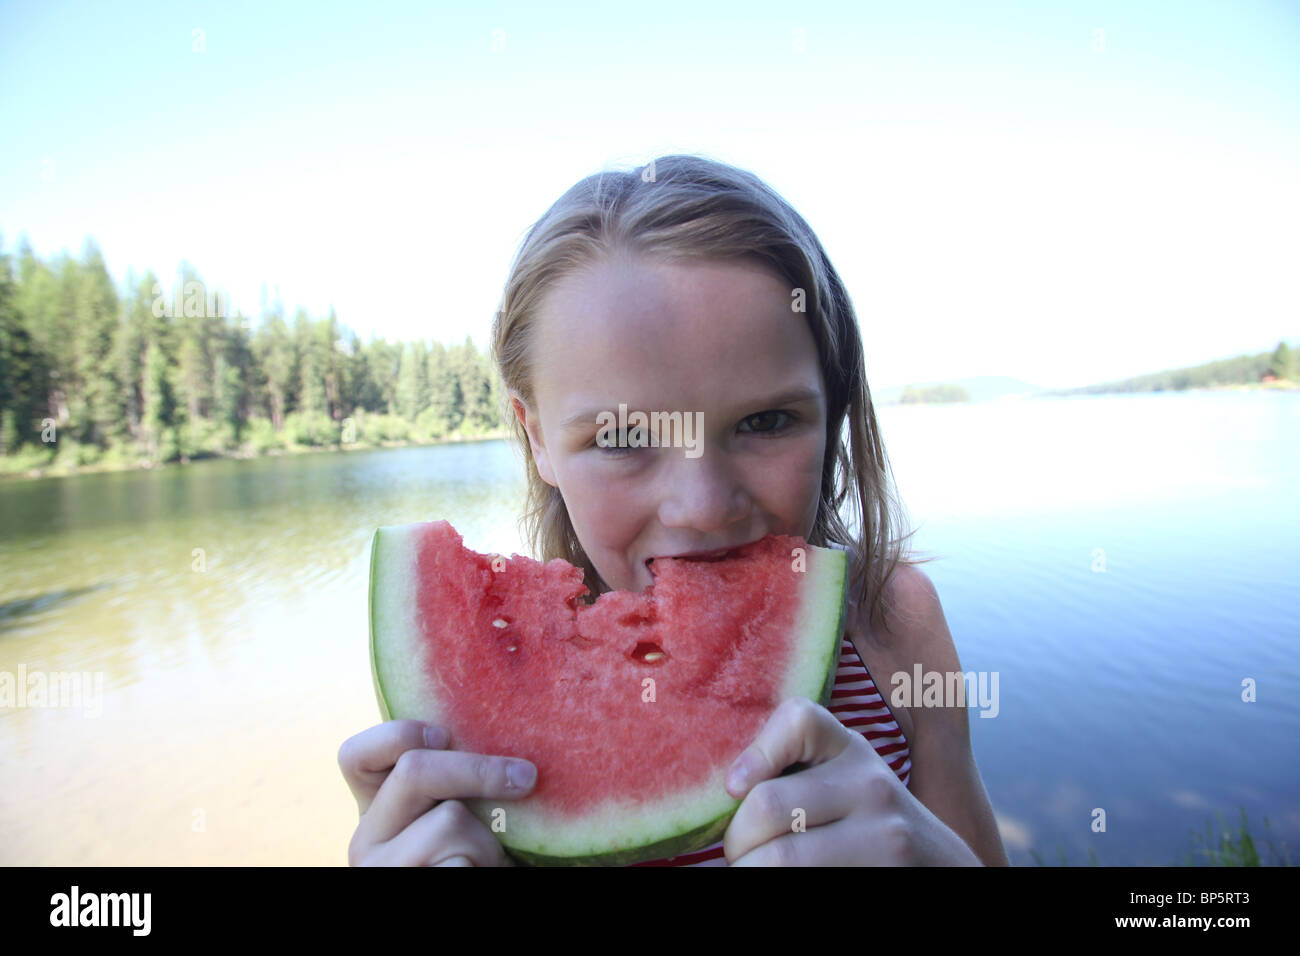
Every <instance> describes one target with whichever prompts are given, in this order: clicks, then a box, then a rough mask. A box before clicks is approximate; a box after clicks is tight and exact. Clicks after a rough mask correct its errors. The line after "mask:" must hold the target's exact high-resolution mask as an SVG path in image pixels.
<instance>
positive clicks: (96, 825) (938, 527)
mask: <svg viewBox="0 0 1300 956" xmlns="http://www.w3.org/2000/svg"><path fill="white" fill-rule="evenodd" d="M882 429H883V431H884V435H885V440H886V444H887V447H888V448H889V451H890V455H891V458H892V460H893V465H894V471H895V475H896V478H897V481H898V484H899V487H900V488H901V490H902V493H903V497H904V500H905V502H906V504H907V507H908V510H909V513H910V515H911V517H912V519H913V522H914V526H916V527H917V528H918V529H919V530H918V532H917V534H916V536H915V538H914V544H915V546H916V547H918V548H919V549H921V550H923V551H926V552H928V553H932V554H935V555H937V556H939V559H938V560H936V561H934V562H932V563H930V564H928V565H926V570H927V573H929V575H930V576H931V578H932V579H933V580H934V581H935V583H936V585H937V586H938V590H939V594H940V596H941V598H942V600H943V605H944V610H945V613H946V615H947V619H948V623H949V626H950V627H951V630H952V632H953V635H954V637H955V639H956V643H957V648H958V651H959V653H960V655H961V661H962V665H963V667H964V668H965V669H966V670H968V671H972V670H973V671H984V672H997V674H998V678H999V679H998V713H997V716H996V717H994V718H991V719H989V718H981V717H979V716H978V715H979V710H978V709H972V711H971V715H970V716H971V733H972V738H973V741H974V746H975V755H976V759H977V761H978V763H979V766H980V770H981V773H982V775H983V778H984V781H985V785H986V787H987V789H988V791H989V795H990V798H991V799H992V802H993V805H994V808H995V810H996V812H997V815H998V819H999V823H1000V824H1001V826H1002V831H1003V838H1004V840H1005V842H1006V845H1007V848H1008V852H1009V853H1010V855H1011V857H1012V860H1013V862H1015V863H1018V864H1032V862H1033V858H1032V857H1031V855H1030V853H1029V851H1030V849H1033V850H1034V851H1036V852H1037V853H1038V854H1039V855H1040V856H1041V857H1042V858H1043V859H1044V860H1045V862H1048V863H1053V862H1056V861H1057V859H1058V852H1063V853H1064V854H1065V856H1066V858H1067V860H1068V861H1069V862H1071V863H1081V862H1084V860H1085V859H1086V854H1087V852H1088V851H1089V850H1095V851H1096V854H1097V857H1098V859H1099V861H1100V862H1101V863H1103V864H1136V863H1144V864H1166V863H1173V862H1176V861H1178V860H1179V859H1181V857H1182V855H1183V854H1185V853H1186V852H1187V851H1188V850H1189V849H1190V847H1191V840H1190V838H1189V837H1190V833H1191V831H1193V830H1196V831H1199V832H1202V833H1203V832H1204V829H1205V824H1206V822H1207V820H1210V819H1212V816H1213V814H1214V812H1215V811H1217V812H1219V813H1221V814H1223V815H1224V816H1225V817H1226V818H1227V819H1228V820H1229V821H1230V822H1231V821H1236V820H1237V819H1238V817H1239V812H1240V811H1239V808H1242V807H1244V808H1245V810H1246V812H1247V813H1248V814H1249V818H1250V823H1251V828H1252V832H1253V833H1254V834H1255V836H1256V838H1257V840H1259V841H1260V842H1261V844H1262V843H1263V840H1264V837H1265V831H1264V826H1263V820H1264V818H1265V817H1267V818H1268V819H1269V822H1270V824H1271V833H1272V835H1273V837H1274V839H1275V841H1276V842H1278V843H1279V844H1281V843H1285V844H1286V846H1287V848H1288V849H1289V850H1290V852H1291V854H1292V857H1293V859H1294V858H1296V857H1300V853H1297V849H1300V761H1298V760H1297V756H1300V754H1298V753H1297V750H1298V747H1297V740H1300V666H1298V665H1297V662H1296V661H1297V654H1296V646H1297V643H1298V640H1297V639H1298V638H1300V624H1298V623H1297V615H1296V607H1297V598H1300V587H1298V586H1297V583H1296V582H1297V573H1296V572H1297V568H1298V567H1300V560H1298V558H1300V509H1297V508H1296V501H1297V500H1298V499H1300V441H1297V439H1298V438H1300V395H1294V394H1291V395H1288V394H1281V393H1250V392H1243V393H1218V394H1210V393H1203V394H1169V395H1148V396H1135V397H1104V398H1083V399H1065V400H1047V401H1034V402H1020V403H1011V404H992V405H974V406H968V407H933V408H923V407H893V408H887V409H884V410H883V415H882ZM522 494H523V484H522V466H521V464H520V461H519V459H518V457H517V456H516V453H515V452H514V451H513V449H512V448H511V447H510V446H508V445H506V444H504V443H499V442H494V443H483V444H472V445H461V446H447V447H440V448H410V449H394V450H385V451H374V452H351V453H347V454H330V453H326V454H319V455H305V456H297V457H292V458H274V459H265V460H259V461H248V462H211V463H202V464H198V465H195V466H191V467H187V468H173V469H165V470H163V471H161V472H155V473H119V474H102V475H86V476H81V477H76V478H62V479H43V480H36V481H16V482H6V483H0V674H3V673H5V672H8V673H10V674H13V675H17V674H18V673H19V672H20V668H23V669H25V671H26V672H29V673H30V672H35V671H42V672H45V673H47V674H48V673H50V672H60V671H61V672H90V673H91V674H92V675H93V674H96V673H97V674H99V675H101V676H100V680H101V681H102V684H100V685H99V686H98V688H96V686H95V685H94V683H93V677H92V678H89V679H88V680H87V683H86V684H85V685H83V686H84V687H85V689H86V691H87V694H86V696H85V698H83V699H82V700H81V701H80V703H79V705H78V706H69V707H61V708H53V707H42V706H33V705H30V704H29V705H28V706H24V707H8V708H0V784H2V785H0V864H92V865H99V864H209V863H218V864H234V863H251V864H270V863H308V864H341V863H344V862H346V852H347V844H348V840H349V839H350V837H351V833H352V830H353V827H354V826H355V822H356V807H355V804H354V803H353V801H352V798H351V795H350V794H349V792H348V790H347V787H346V785H345V784H344V783H343V780H342V778H341V776H340V775H339V773H338V769H337V764H336V754H337V750H338V746H339V744H340V743H341V742H342V741H343V740H344V739H345V738H346V737H348V736H350V735H351V734H353V733H356V732H357V731H359V730H361V729H364V728H365V727H368V726H371V725H372V724H374V723H376V722H377V721H378V710H377V707H376V704H375V701H374V697H373V691H372V687H371V682H370V671H369V664H368V660H367V656H366V640H367V625H366V586H367V572H368V557H369V554H368V548H369V542H370V535H371V533H372V532H373V530H374V528H375V527H377V526H379V525H384V524H399V523H404V522H409V521H422V520H430V519H433V518H438V517H449V518H451V519H453V520H454V522H455V524H456V526H457V528H458V529H459V530H461V531H462V533H464V535H465V537H466V540H467V542H468V543H469V544H470V545H471V546H472V547H475V548H477V549H478V550H481V551H501V552H507V553H508V552H513V551H522V550H523V546H522V544H521V543H520V541H519V537H518V534H517V531H516V524H515V519H516V516H517V514H518V510H519V505H520V502H521V500H522ZM1246 680H1250V681H1252V682H1253V684H1254V686H1255V689H1256V690H1255V693H1256V697H1257V699H1256V700H1255V701H1254V702H1250V703H1248V702H1244V701H1243V700H1242V688H1243V681H1246ZM96 689H98V690H100V691H101V693H100V694H98V695H96V693H95V690H96ZM1095 808H1101V809H1103V810H1104V811H1105V813H1106V831H1105V832H1104V833H1097V832H1093V830H1092V821H1093V819H1094V809H1095Z"/></svg>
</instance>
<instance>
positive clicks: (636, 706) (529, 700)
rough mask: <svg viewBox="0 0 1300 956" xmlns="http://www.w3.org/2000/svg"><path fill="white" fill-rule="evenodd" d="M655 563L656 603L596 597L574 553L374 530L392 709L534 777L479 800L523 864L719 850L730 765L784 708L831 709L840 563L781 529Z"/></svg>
mask: <svg viewBox="0 0 1300 956" xmlns="http://www.w3.org/2000/svg"><path fill="white" fill-rule="evenodd" d="M796 549H802V550H801V551H799V550H796ZM651 567H652V571H653V574H654V583H653V584H652V585H650V586H648V587H647V588H646V589H645V590H644V591H643V592H641V593H633V592H627V591H615V592H610V593H607V594H603V595H601V596H600V597H599V598H598V599H597V600H596V601H595V602H594V603H593V604H591V605H586V604H584V603H583V602H582V600H581V599H582V597H583V596H584V595H586V594H587V588H586V587H585V586H584V585H583V583H582V571H581V570H580V569H578V568H576V567H574V566H573V565H571V564H569V563H567V562H565V561H562V560H560V559H555V560H552V561H549V562H547V563H545V564H543V563H541V562H539V561H535V560H533V559H531V558H527V557H521V556H519V555H515V556H514V557H512V558H510V559H509V560H505V559H503V558H501V557H500V556H493V555H485V554H479V553H477V552H475V551H471V550H469V549H468V548H466V547H465V546H464V544H463V542H462V539H461V536H460V535H459V534H458V533H457V532H456V530H455V529H454V528H453V527H452V526H451V525H450V524H448V523H447V522H445V521H435V522H426V523H419V524H409V525H400V526H393V527H384V528H380V529H378V530H377V531H376V532H375V536H374V541H373V543H372V546H371V566H370V636H371V664H372V668H373V675H374V680H375V689H376V693H377V696H378V698H379V706H380V710H381V712H382V713H383V717H384V719H385V720H391V719H397V718H413V719H416V720H424V721H429V722H431V723H434V724H439V725H441V726H443V727H446V728H447V729H448V731H449V732H450V734H451V740H452V745H453V746H454V747H455V748H456V749H457V750H462V751H468V752H472V753H482V754H492V755H500V756H511V757H523V758H526V759H528V760H530V761H532V762H533V763H534V764H535V765H536V766H537V770H538V778H537V785H536V787H535V788H534V790H533V792H532V794H530V795H529V796H528V797H527V798H525V799H522V800H516V801H501V800H466V801H465V804H466V806H467V807H469V809H470V810H472V811H473V812H474V813H475V815H476V816H478V817H479V819H481V820H482V821H483V822H484V823H485V824H488V825H489V826H490V827H491V826H492V824H493V823H496V824H497V826H496V827H492V828H493V829H494V832H497V836H498V838H499V839H500V840H501V842H502V844H503V846H504V847H505V849H506V850H507V852H509V853H510V854H511V855H512V856H514V857H515V858H516V859H518V860H520V861H522V862H527V863H534V864H576V865H584V864H615V865H618V864H627V863H633V862H639V861H642V860H648V859H654V858H658V857H667V856H673V855H677V854H681V853H687V852H691V851H692V850H696V849H699V848H701V847H704V846H708V845H709V844H711V843H714V842H716V841H717V840H718V839H720V838H721V837H722V834H723V833H724V832H725V830H726V826H727V823H728V822H729V821H730V819H731V817H732V815H733V814H734V813H735V810H736V808H737V807H738V806H739V801H737V800H735V799H734V798H732V797H731V796H730V795H729V794H728V793H727V792H726V789H725V786H724V781H725V777H726V773H727V770H728V769H729V768H730V766H731V764H732V762H733V761H734V760H735V758H736V757H738V756H739V755H740V753H741V752H742V751H743V750H744V749H745V748H746V747H748V746H749V744H751V743H752V742H753V740H754V738H755V737H757V735H758V732H759V730H760V729H761V728H762V726H763V724H764V723H765V722H766V720H767V718H768V717H769V716H770V715H771V713H772V712H773V711H774V710H775V709H776V708H777V706H778V705H779V704H780V703H781V701H783V700H785V699H786V698H788V697H792V696H804V697H808V698H810V699H812V700H815V701H819V702H820V703H822V704H826V703H827V702H828V701H829V700H830V693H831V689H832V685H833V683H834V679H835V670H836V661H837V660H838V656H839V644H840V639H841V634H842V631H843V608H844V596H845V588H846V580H847V560H846V555H845V554H844V552H841V551H838V550H834V549H829V548H818V547H813V546H810V545H808V544H807V543H806V542H805V541H804V540H803V539H802V538H798V537H788V536H779V535H769V536H768V537H766V538H763V539H762V540H761V541H757V542H754V543H753V544H750V545H746V546H745V547H743V548H739V549H736V550H735V551H733V552H731V553H730V555H729V556H728V557H726V558H724V559H721V560H704V561H700V560H690V559H684V558H670V559H663V558H661V559H657V560H655V561H654V562H653V564H652V566H651ZM494 810H495V811H497V812H496V813H495V814H494V813H493V811H494ZM502 810H504V818H503V817H502V813H501V811H502ZM503 822H504V829H502V828H501V826H500V824H501V823H503ZM498 831H499V832H498Z"/></svg>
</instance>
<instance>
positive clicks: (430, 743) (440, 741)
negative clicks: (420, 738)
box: [424, 724, 447, 750]
mask: <svg viewBox="0 0 1300 956" xmlns="http://www.w3.org/2000/svg"><path fill="white" fill-rule="evenodd" d="M424 745H425V746H426V747H432V748H433V749H434V750H441V749H442V748H443V747H445V746H447V731H445V730H443V729H442V728H441V727H435V726H433V725H432V724H429V725H427V726H426V727H425V728H424Z"/></svg>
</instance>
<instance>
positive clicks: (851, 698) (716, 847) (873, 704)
mask: <svg viewBox="0 0 1300 956" xmlns="http://www.w3.org/2000/svg"><path fill="white" fill-rule="evenodd" d="M827 709H828V710H829V711H830V712H831V713H832V714H834V715H835V716H836V717H837V718H838V719H839V722H840V723H842V724H843V725H844V726H845V727H850V728H852V729H853V730H856V731H858V733H860V734H862V736H864V737H866V738H867V740H869V741H871V746H872V747H874V748H875V749H876V753H878V754H880V756H881V757H883V758H884V760H885V762H886V763H887V764H889V767H890V769H891V770H893V771H894V773H896V774H897V775H898V779H899V780H901V781H902V782H903V785H904V786H907V781H908V778H909V777H910V776H911V773H912V753H911V750H910V749H909V748H908V746H907V738H906V737H904V736H903V731H902V728H900V727H899V726H898V721H897V720H895V719H894V715H893V713H892V712H891V711H890V710H889V707H888V705H886V704H885V701H884V698H883V697H881V696H880V692H879V691H878V690H877V689H876V684H875V682H874V681H873V680H872V679H871V674H870V673H868V672H867V668H866V665H864V664H863V663H862V658H861V657H860V656H859V655H858V651H857V648H855V647H854V646H853V642H852V641H850V640H849V639H848V638H847V637H846V638H844V639H843V641H842V642H841V644H840V666H839V669H838V670H836V672H835V688H834V690H832V691H831V703H830V706H829V707H828V708H827ZM633 865H634V866H726V865H727V859H726V857H725V856H724V855H723V852H722V843H721V842H718V843H715V844H713V846H711V847H708V848H707V849H704V850H699V851H697V852H695V853H684V854H682V855H681V856H674V857H669V858H668V859H663V860H649V861H647V862H645V863H636V864H633Z"/></svg>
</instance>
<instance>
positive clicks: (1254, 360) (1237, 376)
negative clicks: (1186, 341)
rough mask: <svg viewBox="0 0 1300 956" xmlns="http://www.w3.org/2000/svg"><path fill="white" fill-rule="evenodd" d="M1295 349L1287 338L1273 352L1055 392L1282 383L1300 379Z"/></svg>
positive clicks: (1139, 390)
mask: <svg viewBox="0 0 1300 956" xmlns="http://www.w3.org/2000/svg"><path fill="white" fill-rule="evenodd" d="M1298 371H1300V369H1298V368H1297V362H1296V356H1295V352H1294V350H1292V348H1291V347H1290V346H1289V345H1288V344H1287V343H1286V341H1285V340H1282V341H1280V342H1278V344H1277V347H1276V348H1275V349H1274V350H1273V351H1272V352H1271V353H1270V352H1258V353H1256V354H1254V355H1237V356H1234V357H1233V358H1226V359H1219V360H1217V361H1214V362H1206V363H1205V364H1203V365H1195V366H1189V367H1187V368H1175V369H1167V370H1165V371H1163V372H1152V373H1149V374H1147V375H1137V376H1134V377H1133V378H1126V379H1123V380H1121V381H1116V382H1103V383H1101V384H1098V385H1086V386H1082V387H1080V388H1072V389H1064V390H1061V391H1058V392H1053V393H1052V394H1059V395H1094V394H1102V393H1110V392H1164V391H1181V390H1182V389H1187V388H1210V387H1212V386H1215V385H1252V384H1257V383H1259V382H1264V381H1268V380H1270V379H1273V380H1277V381H1279V382H1281V383H1293V382H1296V381H1300V374H1297V373H1298Z"/></svg>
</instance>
